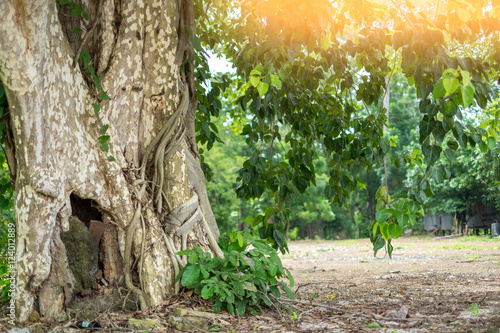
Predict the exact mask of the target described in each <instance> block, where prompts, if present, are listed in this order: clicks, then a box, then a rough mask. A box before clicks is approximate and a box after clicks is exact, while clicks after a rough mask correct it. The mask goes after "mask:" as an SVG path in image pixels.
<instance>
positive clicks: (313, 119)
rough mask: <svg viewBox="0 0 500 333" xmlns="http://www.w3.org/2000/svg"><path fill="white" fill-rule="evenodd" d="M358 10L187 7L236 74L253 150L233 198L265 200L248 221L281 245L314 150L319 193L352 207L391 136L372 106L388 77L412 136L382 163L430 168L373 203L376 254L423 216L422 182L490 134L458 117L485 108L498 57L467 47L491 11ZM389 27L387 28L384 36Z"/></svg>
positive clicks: (286, 4)
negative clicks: (402, 86)
mask: <svg viewBox="0 0 500 333" xmlns="http://www.w3.org/2000/svg"><path fill="white" fill-rule="evenodd" d="M363 4H364V5H363V6H356V5H355V2H353V1H342V2H335V3H332V2H330V1H327V0H321V1H315V2H313V3H307V4H305V3H304V2H301V1H295V0H278V1H272V2H267V1H261V2H259V1H257V2H251V3H247V2H244V3H243V4H242V6H241V7H239V8H238V9H235V6H236V5H235V4H234V3H233V2H227V3H217V4H214V5H213V6H209V7H204V6H203V3H202V2H201V1H196V2H195V8H196V10H197V14H198V15H201V17H202V19H201V20H200V25H199V27H200V28H199V30H198V31H197V32H198V34H199V36H200V40H201V41H202V43H200V44H204V45H206V46H207V47H210V48H214V49H216V51H218V52H219V53H223V54H225V56H226V57H227V58H228V59H231V61H232V63H233V65H234V66H235V67H236V69H237V74H236V75H237V77H236V79H235V80H234V82H235V83H236V85H237V87H236V89H235V92H234V94H231V100H232V103H233V106H234V109H233V110H232V111H231V116H232V117H233V118H234V119H235V121H237V122H240V123H242V128H243V130H242V133H241V135H243V136H244V137H245V140H246V143H247V145H248V147H249V149H250V150H251V151H252V154H251V156H249V157H248V158H247V160H246V161H244V162H243V165H242V168H241V169H240V170H239V171H238V179H237V180H238V182H239V186H238V188H237V195H238V197H240V198H243V199H245V200H257V199H260V198H261V197H262V196H267V198H268V199H270V200H272V201H273V202H271V203H270V205H269V206H268V208H266V209H265V210H263V211H262V212H261V213H260V214H258V215H256V216H253V220H252V224H253V227H255V228H257V227H260V228H261V237H263V238H267V239H268V241H269V242H271V243H272V244H273V246H275V247H277V248H281V249H282V250H286V243H284V242H281V239H280V237H281V235H282V230H283V229H284V227H285V225H286V224H287V223H288V222H289V221H290V219H291V217H292V212H291V211H290V209H289V207H288V205H287V204H288V203H289V202H290V199H291V198H292V196H293V195H294V193H296V192H299V193H305V192H306V190H307V189H308V188H309V187H311V186H314V185H316V184H317V179H318V171H317V169H316V165H315V161H316V160H318V159H319V158H320V157H319V156H320V155H321V153H322V152H321V150H322V149H324V153H325V154H326V157H327V171H326V174H327V175H328V181H327V185H326V186H325V187H324V189H323V190H324V194H325V195H326V197H327V198H328V199H329V201H330V202H331V203H332V204H344V203H346V202H350V200H351V197H352V195H353V193H356V189H357V188H358V187H360V188H362V187H363V182H361V181H360V180H361V178H360V177H359V176H360V175H363V173H365V172H367V173H368V172H371V170H373V169H374V168H380V167H381V165H382V164H384V157H385V156H387V155H388V154H390V153H391V152H390V147H391V146H392V145H393V144H394V143H395V138H393V137H392V136H387V135H384V127H385V125H386V124H387V120H388V118H387V114H386V110H385V108H384V107H382V106H381V105H379V102H380V101H381V100H382V99H383V96H384V94H385V92H386V90H387V83H386V79H387V78H389V79H390V78H391V77H392V75H393V74H394V73H395V72H396V73H401V77H404V78H405V81H406V84H407V85H409V86H412V87H414V90H415V94H416V99H415V101H416V103H414V104H415V106H417V105H418V111H419V113H420V114H416V115H415V116H416V117H417V118H420V119H418V122H419V123H420V130H419V138H418V140H417V141H416V145H415V146H414V147H412V148H413V149H415V150H410V151H409V152H403V151H401V150H399V151H398V152H397V154H395V155H392V156H391V159H390V160H391V161H394V163H395V164H396V166H397V168H400V169H405V168H409V167H410V166H415V165H422V166H424V167H425V168H426V169H425V171H424V172H423V174H422V175H421V176H418V177H417V178H416V179H415V180H414V181H412V182H409V183H408V184H402V185H403V186H406V187H404V188H403V189H402V190H401V191H399V192H394V191H395V190H396V189H395V188H392V187H390V188H388V189H387V191H388V194H387V196H386V198H384V199H382V198H377V200H378V209H385V212H384V213H383V214H382V215H379V216H378V220H376V223H377V226H376V227H373V228H371V230H372V233H373V235H372V237H371V238H372V241H374V244H375V247H379V246H380V245H382V243H383V246H386V247H387V249H388V250H389V252H390V250H391V249H392V246H391V245H390V240H391V239H393V237H394V236H398V235H399V234H400V231H401V230H400V228H402V227H406V226H411V225H412V224H413V223H415V222H416V220H417V218H418V217H419V216H420V215H421V214H422V213H423V210H422V207H423V204H424V202H425V201H426V199H427V198H428V197H430V196H431V195H432V188H431V187H430V186H429V185H428V184H429V178H430V177H432V178H436V179H441V180H443V179H446V178H447V177H448V176H449V175H450V172H449V169H448V168H447V166H446V165H445V164H443V163H440V158H441V156H443V155H445V156H446V157H448V158H449V159H453V158H454V156H455V149H457V147H458V145H460V146H461V147H464V148H465V147H467V146H471V147H475V146H478V147H479V148H480V149H481V150H486V149H487V148H488V145H489V143H490V141H492V140H493V139H495V137H494V136H490V134H488V133H483V131H482V130H481V128H477V127H476V126H469V127H466V126H465V124H464V116H463V114H464V112H466V110H468V109H470V108H471V107H476V106H478V107H480V108H484V107H485V106H486V105H487V103H488V102H489V101H491V96H492V90H491V87H492V85H491V84H490V83H491V81H492V80H491V79H490V78H491V77H495V75H496V73H497V72H498V69H499V63H498V59H499V58H498V56H497V54H498V53H497V52H496V50H495V48H494V47H493V48H487V47H485V48H483V49H482V51H484V53H483V54H484V56H483V57H482V58H481V59H479V58H474V57H472V56H473V55H474V53H475V52H476V51H471V50H473V49H472V46H471V45H474V42H475V40H474V38H477V37H478V36H482V34H483V33H484V34H486V35H487V36H488V37H487V38H494V37H492V36H494V34H492V31H496V29H497V28H493V27H492V26H491V24H490V23H491V22H490V21H489V19H491V17H490V16H491V15H493V16H494V15H496V16H498V14H497V12H496V11H489V10H487V11H485V10H483V8H482V7H481V6H482V5H481V4H480V3H474V5H471V6H470V8H469V9H468V10H467V15H465V16H464V15H463V13H462V12H461V11H460V14H459V16H457V15H458V14H456V11H458V9H457V8H455V7H454V6H453V2H449V6H446V7H445V10H444V11H446V12H445V14H447V15H444V14H443V13H442V12H441V10H440V11H436V13H432V15H428V13H426V11H427V8H423V9H419V8H418V7H415V5H413V4H412V3H411V2H405V3H404V4H399V5H398V4H396V2H392V3H389V2H387V3H384V4H380V3H376V2H368V1H367V2H364V3H363ZM361 7H362V9H361ZM423 7H425V6H423ZM229 13H230V14H229ZM408 13H411V15H409V14H408ZM496 16H495V17H496ZM385 22H392V24H393V25H391V27H390V29H389V28H388V26H387V24H385ZM471 22H474V29H471V28H470V25H468V24H469V23H470V24H472V23H471ZM485 134H486V135H485ZM490 138H491V139H490ZM278 146H282V149H281V151H280V153H277V147H278ZM400 179H401V178H400ZM354 213H355V211H354V212H353V211H351V212H349V215H350V219H351V220H352V219H353V216H354ZM336 215H337V214H336ZM373 215H374V214H373V212H369V214H365V216H367V217H368V216H370V217H374V216H373ZM339 216H340V215H339ZM270 220H272V221H273V223H272V224H271V223H269V221H270Z"/></svg>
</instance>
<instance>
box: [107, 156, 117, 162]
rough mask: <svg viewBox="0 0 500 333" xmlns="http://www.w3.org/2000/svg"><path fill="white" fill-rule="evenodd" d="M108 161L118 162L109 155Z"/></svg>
mask: <svg viewBox="0 0 500 333" xmlns="http://www.w3.org/2000/svg"><path fill="white" fill-rule="evenodd" d="M108 161H111V162H114V161H116V159H115V158H114V157H113V156H111V155H109V156H108Z"/></svg>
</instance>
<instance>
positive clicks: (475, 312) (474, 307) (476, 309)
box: [469, 303, 479, 317]
mask: <svg viewBox="0 0 500 333" xmlns="http://www.w3.org/2000/svg"><path fill="white" fill-rule="evenodd" d="M469 311H470V312H471V313H472V314H473V315H474V316H476V317H477V316H479V305H477V303H474V304H473V305H472V306H471V307H470V308H469Z"/></svg>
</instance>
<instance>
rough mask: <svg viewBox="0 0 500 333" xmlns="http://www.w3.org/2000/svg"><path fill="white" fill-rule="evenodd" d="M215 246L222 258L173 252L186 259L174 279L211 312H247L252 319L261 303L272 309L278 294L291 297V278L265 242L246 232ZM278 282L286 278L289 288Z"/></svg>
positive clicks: (196, 251)
mask: <svg viewBox="0 0 500 333" xmlns="http://www.w3.org/2000/svg"><path fill="white" fill-rule="evenodd" d="M219 245H220V248H221V250H222V251H223V253H224V258H219V257H215V258H213V257H212V255H211V254H210V253H209V252H206V253H204V252H203V250H202V249H200V248H199V247H195V248H194V249H192V250H184V251H180V252H177V254H178V255H189V259H188V264H187V265H186V266H185V267H184V268H183V269H182V270H181V273H180V274H179V276H178V279H179V278H180V279H181V283H182V285H183V286H184V287H187V288H189V289H194V291H195V292H196V293H197V294H199V295H201V296H202V297H203V298H204V299H207V300H210V301H212V302H214V303H215V304H214V312H220V311H222V310H224V309H227V310H228V311H229V312H230V313H232V314H237V315H244V314H245V312H246V311H249V312H250V313H252V314H254V315H255V314H257V310H262V307H261V305H262V303H263V304H265V305H266V306H269V307H270V306H272V305H273V298H277V297H281V294H282V292H284V293H286V295H287V296H288V297H289V298H293V297H294V294H293V291H292V290H291V289H290V288H291V287H293V277H292V275H291V274H290V272H289V271H288V269H286V268H285V267H283V265H282V264H281V260H280V258H279V257H278V255H277V253H276V250H274V249H273V248H272V247H271V246H269V245H268V244H267V243H266V242H265V240H262V239H260V238H256V237H254V236H253V235H252V234H251V233H250V232H249V231H244V232H237V231H233V232H231V233H230V234H229V236H224V237H223V236H221V237H220V238H219ZM280 278H287V279H288V281H289V283H290V287H288V286H287V284H286V283H285V282H283V281H279V279H280Z"/></svg>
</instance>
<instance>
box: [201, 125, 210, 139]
mask: <svg viewBox="0 0 500 333" xmlns="http://www.w3.org/2000/svg"><path fill="white" fill-rule="evenodd" d="M201 129H202V130H203V132H204V133H205V135H206V136H207V137H209V136H210V132H211V131H210V125H209V124H208V123H206V122H203V123H201Z"/></svg>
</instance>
